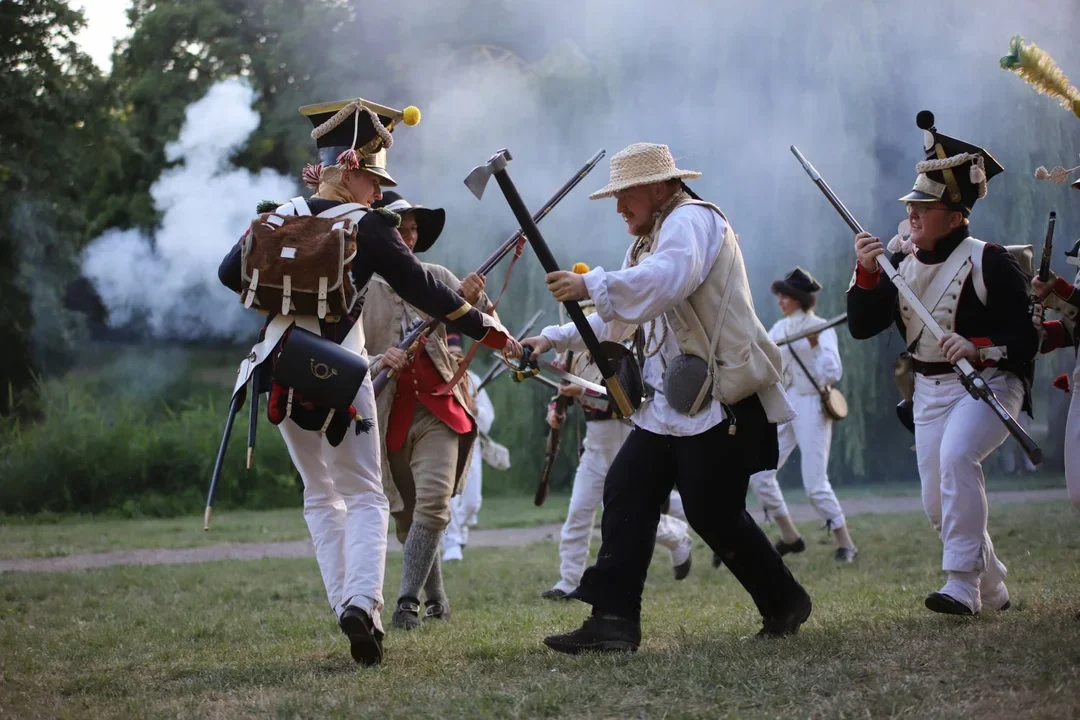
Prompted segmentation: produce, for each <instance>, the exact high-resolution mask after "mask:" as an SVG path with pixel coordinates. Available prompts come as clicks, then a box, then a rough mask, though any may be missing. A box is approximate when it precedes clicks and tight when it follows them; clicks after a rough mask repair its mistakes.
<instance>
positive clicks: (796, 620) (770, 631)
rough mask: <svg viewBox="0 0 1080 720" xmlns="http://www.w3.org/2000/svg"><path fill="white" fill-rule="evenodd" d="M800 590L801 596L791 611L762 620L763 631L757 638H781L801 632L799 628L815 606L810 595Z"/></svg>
mask: <svg viewBox="0 0 1080 720" xmlns="http://www.w3.org/2000/svg"><path fill="white" fill-rule="evenodd" d="M799 590H800V593H799V596H798V598H797V599H796V600H795V604H794V605H792V606H791V609H789V610H788V611H787V612H785V613H782V614H780V615H772V616H770V617H766V618H762V626H761V630H760V631H759V632H758V634H757V637H759V638H779V637H786V636H788V635H794V634H795V633H797V632H799V626H800V625H802V624H803V623H804V622H806V620H807V619H808V618H809V617H810V612H811V611H812V610H813V608H814V604H813V603H812V602H811V601H810V595H809V594H808V593H807V592H806V591H805V590H803V589H802V588H800V589H799Z"/></svg>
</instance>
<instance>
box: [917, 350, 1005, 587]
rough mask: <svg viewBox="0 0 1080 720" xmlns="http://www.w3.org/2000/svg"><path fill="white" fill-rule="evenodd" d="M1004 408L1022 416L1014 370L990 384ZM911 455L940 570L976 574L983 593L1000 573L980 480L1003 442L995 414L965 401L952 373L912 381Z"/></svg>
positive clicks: (998, 580)
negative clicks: (936, 540)
mask: <svg viewBox="0 0 1080 720" xmlns="http://www.w3.org/2000/svg"><path fill="white" fill-rule="evenodd" d="M989 385H990V388H991V389H992V390H993V391H994V394H995V395H997V398H998V400H999V401H1000V402H1001V404H1002V406H1003V407H1004V408H1005V409H1006V410H1008V411H1009V412H1010V413H1011V414H1012V415H1013V416H1015V415H1016V414H1017V413H1018V412H1020V406H1021V404H1022V403H1023V399H1024V386H1023V383H1022V382H1021V381H1020V379H1019V378H1018V377H1016V376H1015V375H1013V374H1012V373H1004V372H1003V373H998V374H996V375H994V376H993V377H992V378H991V379H990V381H989ZM914 411H915V452H916V455H917V456H918V462H919V478H920V479H921V480H922V499H923V508H924V509H925V510H926V516H927V517H928V518H930V523H931V524H932V525H933V526H934V529H935V530H937V531H938V534H939V535H940V536H941V541H942V544H943V545H944V552H943V554H942V561H941V567H942V569H943V570H945V571H947V572H972V571H977V572H978V573H979V574H980V579H981V583H980V584H981V589H982V590H983V592H988V591H990V590H992V589H993V588H995V587H997V586H998V585H999V584H1000V583H1001V582H1002V581H1003V580H1004V579H1005V573H1006V568H1005V565H1004V564H1002V562H1001V561H1000V560H998V558H997V555H996V554H995V553H994V543H993V542H992V541H991V540H990V535H989V533H987V531H986V519H987V513H988V508H987V503H986V479H985V477H984V476H983V469H982V461H983V460H984V459H985V458H986V456H987V455H989V454H990V453H991V452H993V451H994V449H995V448H997V447H998V446H999V445H1001V443H1003V442H1005V440H1006V438H1007V437H1008V430H1006V429H1005V426H1004V425H1003V424H1002V423H1001V422H1000V421H999V420H998V419H997V416H996V415H995V414H994V412H993V410H991V409H990V407H989V406H988V405H986V404H985V403H983V402H982V401H980V400H976V399H975V398H973V397H971V396H970V395H969V394H968V393H967V391H966V390H965V389H964V386H963V385H962V384H961V383H960V380H959V378H957V377H956V376H955V375H940V376H936V377H926V376H923V375H918V374H917V375H916V376H915V408H914Z"/></svg>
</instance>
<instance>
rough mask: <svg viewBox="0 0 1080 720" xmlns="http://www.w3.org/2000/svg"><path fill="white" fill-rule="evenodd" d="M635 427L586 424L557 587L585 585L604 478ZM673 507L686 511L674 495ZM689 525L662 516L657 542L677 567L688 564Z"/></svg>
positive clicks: (566, 589) (561, 545) (563, 536)
mask: <svg viewBox="0 0 1080 720" xmlns="http://www.w3.org/2000/svg"><path fill="white" fill-rule="evenodd" d="M631 429H632V428H631V427H630V425H629V424H627V423H624V422H621V421H619V420H596V421H592V422H588V423H586V424H585V452H584V453H583V454H582V456H581V460H580V462H579V463H578V466H577V472H576V473H575V474H574V489H573V490H572V491H571V493H570V509H569V510H568V511H567V513H566V522H564V523H563V526H562V534H561V537H560V539H559V575H560V579H559V582H558V583H556V584H555V587H556V588H557V589H559V590H562V591H563V592H565V593H569V592H573V591H574V590H575V589H576V588H577V586H578V584H579V583H580V582H581V575H582V574H583V573H584V572H585V563H586V562H587V561H588V559H589V543H590V542H591V541H592V534H593V527H594V526H595V524H596V511H597V509H598V508H599V507H600V505H601V503H602V502H603V500H604V478H605V477H606V476H607V471H608V468H610V467H611V463H612V462H613V461H614V460H615V456H616V455H618V453H619V448H621V447H622V445H623V442H625V441H626V438H627V436H628V435H629V434H630V430H631ZM671 504H672V506H673V507H676V504H677V507H678V509H679V510H680V511H681V510H682V499H681V498H679V497H678V493H677V492H673V493H672V503H671ZM689 527H690V526H689V525H688V524H687V523H686V521H685V520H680V519H679V518H677V517H672V516H671V515H661V516H660V524H659V525H657V528H656V542H657V543H658V544H660V545H661V546H663V547H665V548H667V550H668V551H669V552H670V553H671V559H672V564H673V565H681V564H682V563H684V562H686V558H687V557H689V554H690V546H691V544H692V541H691V539H690V535H689V533H688V530H689Z"/></svg>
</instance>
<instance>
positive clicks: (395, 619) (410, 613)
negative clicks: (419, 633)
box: [390, 597, 423, 630]
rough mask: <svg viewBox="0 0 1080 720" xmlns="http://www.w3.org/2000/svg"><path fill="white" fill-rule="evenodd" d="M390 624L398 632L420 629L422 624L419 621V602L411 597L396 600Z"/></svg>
mask: <svg viewBox="0 0 1080 720" xmlns="http://www.w3.org/2000/svg"><path fill="white" fill-rule="evenodd" d="M390 622H391V623H393V625H394V627H396V628H398V629H399V630H415V629H417V628H418V627H420V626H421V625H422V624H423V622H422V621H421V620H420V601H419V600H417V599H416V598H411V597H400V598H398V601H397V607H395V608H394V614H393V615H392V616H391V618H390Z"/></svg>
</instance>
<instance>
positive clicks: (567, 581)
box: [540, 263, 694, 600]
mask: <svg viewBox="0 0 1080 720" xmlns="http://www.w3.org/2000/svg"><path fill="white" fill-rule="evenodd" d="M574 267H575V268H577V269H580V270H581V271H582V272H583V273H584V272H588V266H587V265H585V264H584V263H578V264H576V265H575V266H574ZM581 309H582V310H584V311H585V314H586V315H591V314H593V313H594V312H595V311H596V305H595V303H593V301H592V300H591V299H586V300H584V301H583V302H582V303H581ZM559 310H560V319H564V318H562V314H563V313H562V312H561V311H562V306H561V305H560V306H559ZM568 355H569V353H564V354H563V356H562V364H563V365H564V366H565V364H566V363H565V359H566V357H567V356H568ZM567 370H568V371H569V372H571V373H573V374H574V375H577V376H578V377H581V378H584V379H586V380H589V381H591V382H594V383H597V384H600V383H602V382H603V377H602V376H601V375H600V369H599V368H598V367H597V366H596V363H594V362H593V361H592V356H591V355H589V353H588V352H581V353H577V354H574V355H573V356H572V359H571V367H569V368H567ZM583 394H584V390H583V389H582V388H581V386H579V385H573V384H571V383H563V385H562V386H561V387H560V388H559V395H562V396H565V397H568V398H580V397H581V396H582V395H583ZM557 407H558V406H557V403H556V402H555V400H552V401H551V403H550V404H549V406H548V411H547V423H548V425H550V426H551V427H553V428H556V429H557V428H559V427H560V426H561V424H562V423H563V422H565V420H566V418H565V415H563V416H562V417H560V415H559V413H558V412H557ZM581 411H582V413H583V414H584V415H585V440H584V441H583V442H582V446H583V447H582V452H581V457H580V458H579V459H578V465H577V469H576V470H575V472H574V483H573V488H572V489H571V491H570V506H569V508H567V511H566V520H565V521H564V522H563V526H562V530H561V532H560V534H559V581H558V582H557V583H555V585H554V586H552V587H550V588H548V589H547V590H545V591H544V592H542V593H540V597H542V598H544V599H545V600H565V599H567V598H569V597H570V594H571V593H573V592H574V590H576V589H577V587H578V585H579V584H580V583H581V575H582V573H583V572H585V561H586V560H588V558H589V544H590V543H591V541H592V535H593V527H594V525H595V524H596V511H597V510H598V509H599V508H600V503H601V500H602V499H603V495H604V478H605V477H607V473H608V470H609V469H610V468H611V463H612V462H614V460H615V456H616V455H618V453H619V449H620V448H622V446H623V443H624V442H626V438H627V437H628V436H629V435H630V430H631V428H632V426H631V425H630V424H629V423H628V422H626V421H625V420H621V419H619V418H618V417H616V415H615V410H614V408H613V407H611V402H610V400H609V401H608V407H607V408H606V409H602V410H601V409H598V408H595V407H592V406H589V405H585V404H582V405H581ZM671 494H672V496H673V497H672V500H671V502H669V503H668V505H669V506H672V505H673V506H675V507H676V508H677V509H680V510H681V508H682V500H681V499H680V498H679V494H678V491H672V493H671ZM668 509H670V507H669V508H668ZM689 529H690V528H689V525H688V524H687V523H686V521H685V520H683V519H681V518H679V517H674V516H673V515H672V514H670V513H668V512H666V511H665V512H663V513H662V514H661V515H660V520H659V522H658V523H657V526H656V542H657V544H659V545H660V546H662V547H664V548H665V549H666V550H667V551H668V554H669V555H670V557H671V568H672V573H673V574H674V575H675V579H676V580H685V579H686V578H687V577H688V576H689V575H690V568H691V566H692V564H693V558H692V556H691V554H690V551H691V548H692V547H693V544H694V543H693V539H692V538H691V537H690V533H689V532H688V531H689Z"/></svg>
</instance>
